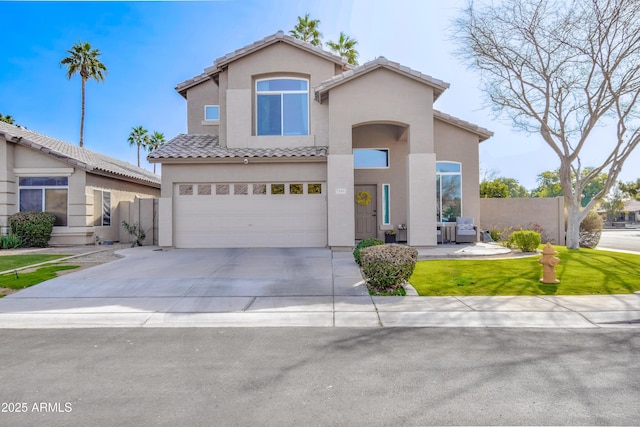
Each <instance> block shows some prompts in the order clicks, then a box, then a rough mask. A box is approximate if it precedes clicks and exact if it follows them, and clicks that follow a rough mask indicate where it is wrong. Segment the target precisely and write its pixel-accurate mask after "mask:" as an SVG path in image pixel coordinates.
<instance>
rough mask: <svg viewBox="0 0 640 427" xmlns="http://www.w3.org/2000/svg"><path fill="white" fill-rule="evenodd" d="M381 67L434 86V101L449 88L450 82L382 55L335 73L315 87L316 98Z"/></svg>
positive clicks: (319, 98) (320, 97)
mask: <svg viewBox="0 0 640 427" xmlns="http://www.w3.org/2000/svg"><path fill="white" fill-rule="evenodd" d="M379 68H386V69H388V70H391V71H395V72H397V73H400V74H402V75H405V76H407V77H409V78H412V79H414V80H417V81H419V82H421V83H424V84H426V85H429V86H431V87H433V88H434V95H435V96H434V101H435V100H436V99H438V96H440V95H441V94H442V92H444V91H445V90H446V89H448V88H449V83H446V82H443V81H442V80H438V79H435V78H433V77H431V76H428V75H426V74H423V73H421V72H420V71H416V70H413V69H411V68H409V67H405V66H404V65H400V64H399V63H397V62H393V61H389V60H388V59H387V58H385V57H383V56H381V57H379V58H377V59H374V60H373V61H369V62H367V63H365V64H362V65H360V66H358V67H356V68H354V69H351V70H348V71H345V72H343V73H341V74H338V75H335V76H333V77H331V78H330V79H328V80H325V81H323V82H322V83H320V84H319V85H318V86H316V87H315V88H314V90H315V92H316V99H318V100H319V101H320V100H321V99H323V98H322V95H324V94H326V93H327V92H328V91H329V90H330V89H332V88H334V87H336V86H339V85H341V84H343V83H346V82H348V81H350V80H353V79H355V78H358V77H360V76H362V75H364V74H367V73H369V72H371V71H374V70H377V69H379Z"/></svg>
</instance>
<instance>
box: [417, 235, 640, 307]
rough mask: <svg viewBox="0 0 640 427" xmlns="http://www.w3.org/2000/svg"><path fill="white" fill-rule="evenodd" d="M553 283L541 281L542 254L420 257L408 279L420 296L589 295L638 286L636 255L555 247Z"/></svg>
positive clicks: (639, 261) (626, 290) (629, 290)
mask: <svg viewBox="0 0 640 427" xmlns="http://www.w3.org/2000/svg"><path fill="white" fill-rule="evenodd" d="M554 248H555V250H556V251H558V255H556V256H557V257H558V258H560V260H561V262H560V264H558V266H557V267H556V276H557V278H558V279H559V280H560V283H559V284H557V285H546V284H543V283H540V281H539V279H540V278H541V277H542V266H541V265H540V264H539V263H538V259H539V258H540V256H533V257H529V258H512V259H499V260H437V261H435V260H434V261H418V263H417V264H416V269H415V271H414V273H413V275H412V276H411V278H410V279H409V283H411V285H413V287H414V288H416V290H417V291H418V293H419V294H420V295H423V296H445V295H452V296H471V295H486V296H491V295H511V296H514V295H593V294H629V293H633V292H636V291H640V274H639V273H640V255H634V254H626V253H620V252H610V251H601V250H594V249H567V248H565V247H563V246H554Z"/></svg>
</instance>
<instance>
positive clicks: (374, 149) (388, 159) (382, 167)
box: [353, 148, 391, 169]
mask: <svg viewBox="0 0 640 427" xmlns="http://www.w3.org/2000/svg"><path fill="white" fill-rule="evenodd" d="M356 151H386V152H387V166H356V163H355V162H356V160H355V157H356ZM390 167H391V150H390V149H389V148H354V149H353V168H354V169H389V168H390Z"/></svg>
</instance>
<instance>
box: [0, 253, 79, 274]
mask: <svg viewBox="0 0 640 427" xmlns="http://www.w3.org/2000/svg"><path fill="white" fill-rule="evenodd" d="M66 256H69V255H40V254H33V255H0V271H7V270H11V269H14V268H19V267H24V266H27V265H32V264H39V263H41V262H45V261H51V260H53V259H58V258H64V257H66Z"/></svg>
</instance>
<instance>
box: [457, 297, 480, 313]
mask: <svg viewBox="0 0 640 427" xmlns="http://www.w3.org/2000/svg"><path fill="white" fill-rule="evenodd" d="M454 298H455V299H456V301H458V302H459V303H460V304H462V305H464V306H465V307H468V308H469V310H471V311H481V310H476V309H475V308H473V307H472V306H470V305H469V304H467V303H466V302H464V301H462V300H461V299H460V297H458V296H454Z"/></svg>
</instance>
